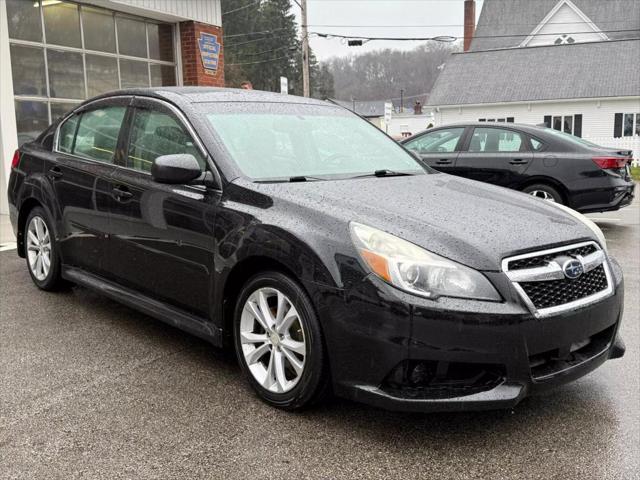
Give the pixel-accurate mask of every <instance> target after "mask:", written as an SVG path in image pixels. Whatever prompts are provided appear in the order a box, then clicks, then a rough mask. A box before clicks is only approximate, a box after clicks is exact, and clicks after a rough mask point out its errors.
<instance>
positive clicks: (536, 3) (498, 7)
mask: <svg viewBox="0 0 640 480" xmlns="http://www.w3.org/2000/svg"><path fill="white" fill-rule="evenodd" d="M570 2H571V4H572V5H573V6H574V7H575V8H576V9H577V10H578V11H580V12H581V13H582V14H583V15H584V17H585V18H586V19H587V20H590V21H591V22H592V24H593V26H594V27H596V29H597V30H599V31H600V32H602V33H604V34H605V35H606V36H607V37H608V38H609V39H611V40H620V39H625V38H638V37H640V31H639V30H640V1H638V0H570ZM559 3H566V2H562V0H484V3H483V6H482V12H481V13H480V18H479V19H478V25H477V27H476V31H475V34H474V39H473V41H472V42H471V50H473V51H478V50H490V49H497V48H509V47H518V46H520V45H521V44H522V43H523V42H524V41H525V40H526V39H527V37H528V36H529V35H531V33H533V31H534V30H535V29H536V28H537V27H539V26H540V25H541V23H543V20H544V19H545V17H547V16H548V15H549V13H550V12H552V10H553V9H554V8H559V7H558V4H559ZM577 31H579V32H585V31H586V32H590V31H592V28H591V27H590V26H589V25H588V23H587V24H575V29H574V30H573V32H577ZM567 33H572V32H567ZM489 37H491V38H489Z"/></svg>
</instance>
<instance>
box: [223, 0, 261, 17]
mask: <svg viewBox="0 0 640 480" xmlns="http://www.w3.org/2000/svg"><path fill="white" fill-rule="evenodd" d="M260 1H261V0H258V1H256V2H253V3H247V4H246V5H244V6H242V7H240V8H234V9H233V10H229V11H226V12H222V15H228V14H230V13H234V12H239V11H240V10H244V9H245V8H249V7H253V6H254V5H258V4H259V3H260Z"/></svg>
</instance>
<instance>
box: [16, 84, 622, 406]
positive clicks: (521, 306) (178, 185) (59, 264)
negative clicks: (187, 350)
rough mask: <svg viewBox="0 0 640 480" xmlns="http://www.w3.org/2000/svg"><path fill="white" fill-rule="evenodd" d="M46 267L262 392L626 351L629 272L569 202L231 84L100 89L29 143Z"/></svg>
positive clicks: (21, 223) (562, 377)
mask: <svg viewBox="0 0 640 480" xmlns="http://www.w3.org/2000/svg"><path fill="white" fill-rule="evenodd" d="M9 203H10V211H11V220H12V223H13V227H14V229H15V232H16V236H17V239H18V254H19V255H20V256H22V257H25V259H26V267H27V269H28V272H29V274H30V275H31V277H32V279H33V281H34V283H35V284H36V286H38V287H39V288H41V289H43V290H55V289H57V288H60V287H61V286H63V285H64V284H69V283H71V284H76V285H80V286H83V287H87V288H91V289H95V290H97V291H99V292H101V293H103V294H104V295H106V296H108V297H111V298H112V299H115V300H116V301H119V302H122V303H124V304H126V305H129V306H130V307H133V308H135V309H138V310H140V311H142V312H145V313H147V314H149V315H151V316H154V317H156V318H158V319H160V320H162V321H165V322H167V323H169V324H171V325H174V326H175V327H177V328H180V329H183V330H186V331H188V332H191V333H193V334H194V335H197V336H199V337H202V338H204V339H206V340H208V341H209V342H211V343H212V344H213V345H216V346H220V347H224V346H228V347H231V348H234V349H235V352H236V354H237V357H238V360H239V363H240V365H241V368H242V370H243V372H244V374H245V375H246V377H247V379H248V382H249V384H250V385H251V386H252V387H253V389H254V390H255V391H256V392H257V394H258V396H259V397H260V398H262V399H263V400H264V401H266V402H268V403H269V404H271V405H273V406H276V407H280V408H283V409H290V410H294V409H299V408H302V407H305V406H307V405H310V404H312V403H314V402H317V401H318V400H320V399H321V398H322V397H323V396H324V395H326V394H327V393H328V392H334V393H335V394H337V395H340V396H344V397H348V398H351V399H355V400H358V401H363V402H367V403H370V404H373V405H378V406H381V407H385V408H390V409H398V410H410V411H429V410H456V409H458V410H459V409H485V408H498V407H512V406H513V405H515V404H517V403H518V402H519V401H520V400H521V399H522V398H523V397H525V396H526V395H528V394H531V393H535V392H538V391H542V390H545V389H548V388H549V387H553V386H555V385H558V384H561V383H564V382H568V381H570V380H574V379H576V378H578V377H581V376H583V375H585V374H586V373H588V372H590V371H592V370H593V369H595V368H596V367H598V366H600V365H601V364H602V363H604V362H605V361H606V360H607V359H611V358H617V357H620V356H622V354H623V353H624V346H623V344H622V341H621V339H620V338H619V337H618V335H617V334H618V330H619V326H620V321H621V318H622V300H623V298H622V297H623V286H622V285H623V280H622V272H621V269H620V267H619V266H618V264H617V263H616V261H615V260H614V259H613V258H612V257H611V256H610V255H609V254H608V252H607V247H606V244H605V239H604V238H603V236H602V232H601V231H600V230H599V229H598V227H597V226H595V225H594V224H593V223H591V222H590V221H589V220H587V219H586V218H584V217H582V216H581V215H580V214H577V213H576V212H573V211H571V210H569V209H567V208H566V207H562V206H557V205H555V204H552V203H549V202H546V201H544V200H540V199H537V198H533V197H531V196H528V195H525V194H522V193H519V192H514V191H510V190H506V189H503V188H499V187H494V186H491V185H486V184H483V183H480V182H475V181H471V180H466V179H463V178H459V177H455V176H450V175H446V174H442V173H438V172H436V171H434V170H432V169H431V168H429V167H428V166H425V165H423V164H422V163H421V162H420V161H419V160H417V159H416V158H415V157H414V156H413V155H412V154H411V153H410V152H409V151H408V150H405V148H404V147H402V146H400V145H398V144H397V143H396V142H394V141H393V140H392V139H390V138H389V137H387V136H386V135H385V134H384V133H382V132H381V131H380V130H378V129H377V128H376V127H374V126H372V125H371V124H369V123H368V122H366V121H364V120H362V119H360V118H359V117H357V116H356V115H354V114H352V113H350V112H349V111H347V110H345V109H343V108H340V107H338V106H335V105H332V104H328V103H325V102H321V101H315V100H308V99H303V98H298V97H293V96H286V95H279V94H271V93H259V92H247V91H241V90H229V89H201V88H162V89H153V90H125V91H119V92H115V93H112V94H108V95H104V96H101V97H98V98H95V99H92V100H90V101H87V102H85V103H84V104H82V105H81V106H79V107H78V108H76V109H75V110H74V111H72V112H70V113H69V114H68V115H66V116H65V117H64V118H63V119H62V120H61V121H60V122H58V123H56V124H54V125H52V126H51V127H50V128H49V129H47V130H46V131H45V132H44V133H43V134H42V135H40V137H39V138H38V139H37V140H35V141H33V142H31V143H28V144H25V145H23V146H22V147H21V148H20V149H19V150H18V151H17V152H16V154H15V157H14V159H13V162H12V171H11V178H10V181H9Z"/></svg>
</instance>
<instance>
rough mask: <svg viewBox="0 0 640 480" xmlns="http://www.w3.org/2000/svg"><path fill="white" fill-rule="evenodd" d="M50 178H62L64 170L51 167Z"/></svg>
mask: <svg viewBox="0 0 640 480" xmlns="http://www.w3.org/2000/svg"><path fill="white" fill-rule="evenodd" d="M49 176H50V177H51V178H54V179H55V178H62V170H60V167H51V168H50V169H49Z"/></svg>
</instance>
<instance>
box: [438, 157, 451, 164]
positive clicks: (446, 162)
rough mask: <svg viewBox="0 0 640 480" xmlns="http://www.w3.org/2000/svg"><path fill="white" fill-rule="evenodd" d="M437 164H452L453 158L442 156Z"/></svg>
mask: <svg viewBox="0 0 640 480" xmlns="http://www.w3.org/2000/svg"><path fill="white" fill-rule="evenodd" d="M436 165H451V160H449V159H448V158H441V159H440V160H437V161H436Z"/></svg>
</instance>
